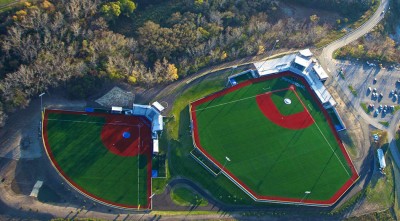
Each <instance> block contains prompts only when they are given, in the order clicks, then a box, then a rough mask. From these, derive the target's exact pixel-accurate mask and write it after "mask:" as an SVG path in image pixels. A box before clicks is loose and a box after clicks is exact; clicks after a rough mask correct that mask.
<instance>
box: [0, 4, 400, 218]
mask: <svg viewBox="0 0 400 221" xmlns="http://www.w3.org/2000/svg"><path fill="white" fill-rule="evenodd" d="M387 7H388V0H382V2H381V5H380V6H379V8H378V10H377V12H376V13H375V14H374V15H373V16H372V18H371V19H370V20H368V21H367V22H366V23H365V24H364V25H363V26H361V27H360V28H359V29H357V30H355V31H354V32H351V33H349V34H348V35H346V36H345V37H343V38H341V39H339V40H337V41H335V42H333V43H331V44H329V45H328V46H326V47H325V48H324V49H323V50H322V55H321V57H320V62H321V64H322V65H324V67H325V68H327V69H328V70H329V69H330V70H332V71H333V70H334V64H333V63H331V60H332V56H331V55H332V53H333V51H334V50H336V49H337V48H340V47H343V46H344V45H346V44H348V43H350V42H351V41H354V40H356V39H357V38H359V37H361V36H362V35H364V34H366V33H368V32H369V31H370V30H371V29H372V28H373V27H374V26H375V25H376V24H378V23H379V21H380V20H381V19H382V16H381V13H382V11H383V10H384V9H385V8H387ZM385 10H386V9H385ZM190 80H192V79H190ZM354 106H355V107H358V106H359V105H354ZM357 111H358V112H359V113H360V116H361V117H362V118H363V119H364V120H365V121H366V122H368V123H370V124H371V125H373V126H376V127H377V128H381V129H385V128H382V127H383V126H382V125H380V124H379V123H377V122H376V121H375V120H374V119H372V118H370V117H369V116H368V115H366V114H365V113H364V112H363V110H360V108H359V107H358V109H357ZM399 118H400V112H399V113H398V114H397V115H396V116H395V118H394V119H395V120H393V122H397V121H398V119H399ZM395 129H396V124H395V123H392V124H391V125H390V127H389V139H390V141H391V142H390V148H391V150H392V153H393V156H394V159H395V161H396V163H397V164H398V165H400V156H399V153H398V151H397V148H396V145H395V142H393V135H394V134H393V131H394V130H395ZM182 182H186V181H182ZM172 184H174V183H172ZM186 184H187V183H186ZM3 185H4V184H0V196H1V199H2V200H3V202H1V201H0V214H4V213H5V212H6V211H7V212H10V211H11V209H12V210H13V212H12V213H9V215H13V214H20V216H22V215H25V216H26V217H32V216H33V214H32V213H34V212H33V211H36V209H38V210H39V212H36V213H37V216H36V217H35V218H36V219H43V218H44V219H47V218H50V217H67V218H75V217H82V218H83V217H98V218H103V219H115V218H120V219H121V218H124V217H125V216H128V217H129V218H127V219H129V220H138V219H159V218H161V217H155V216H154V215H153V214H133V215H129V214H125V215H124V216H121V217H116V216H117V214H110V213H104V212H96V211H88V210H82V212H81V213H79V214H77V213H76V211H77V210H76V208H74V207H73V206H72V207H70V206H65V205H51V204H43V203H40V202H38V201H36V200H33V199H32V198H30V197H27V196H22V195H20V196H15V194H13V193H11V192H10V191H9V189H6V188H4V187H3ZM191 186H193V185H191ZM196 190H197V191H199V193H201V194H202V195H204V196H206V197H207V198H208V200H209V201H210V202H211V203H212V204H214V203H217V202H215V201H213V200H212V199H211V197H209V196H208V194H207V193H204V192H202V191H203V190H202V189H201V188H196ZM21 207H23V208H24V209H19V208H21ZM27 208H30V209H32V212H31V211H27ZM302 209H305V208H302ZM71 211H73V212H72V213H71ZM233 217H235V216H233ZM162 218H164V219H165V218H167V217H165V216H164V217H162ZM168 218H171V219H201V218H203V219H207V218H208V219H211V218H213V219H221V215H220V214H218V215H211V214H210V215H204V216H202V217H190V216H189V217H188V216H182V215H177V216H172V217H168ZM168 218H167V219H168ZM223 218H227V217H223ZM235 218H244V217H240V216H237V217H235Z"/></svg>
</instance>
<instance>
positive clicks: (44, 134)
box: [42, 110, 152, 209]
mask: <svg viewBox="0 0 400 221" xmlns="http://www.w3.org/2000/svg"><path fill="white" fill-rule="evenodd" d="M49 113H63V114H77V115H83V114H86V115H91V116H102V117H105V118H106V119H107V118H112V117H113V115H112V114H106V113H88V112H79V111H64V110H45V113H44V118H43V124H42V125H43V142H44V147H45V150H46V153H47V156H48V157H49V159H50V161H51V163H52V164H53V166H54V167H55V168H56V169H57V171H58V173H59V174H60V175H61V176H62V177H63V178H64V179H65V180H66V181H67V182H68V183H69V184H70V185H71V186H72V187H74V188H75V189H77V190H78V191H79V192H81V193H83V194H84V195H86V196H88V197H90V198H93V199H94V200H95V201H100V202H102V203H105V204H108V205H111V206H117V207H122V208H129V209H137V208H138V205H135V206H131V205H126V204H120V203H115V202H111V201H109V200H105V199H102V198H100V197H98V196H95V195H93V194H91V193H89V192H87V191H86V190H85V189H83V188H82V187H80V186H79V185H78V184H76V183H75V182H74V181H73V180H72V179H71V178H70V177H68V176H67V174H66V173H65V172H64V171H63V170H62V168H61V167H60V165H59V164H58V163H57V161H56V160H55V158H54V155H53V152H52V151H51V147H50V144H49V141H48V131H47V122H48V118H47V117H48V114H49ZM126 117H138V118H143V119H142V120H146V121H147V119H146V118H144V117H140V116H126ZM143 126H146V125H143ZM146 127H147V126H146ZM150 131H151V129H150ZM99 136H100V134H99ZM150 136H151V135H150ZM150 142H152V140H151V141H150ZM149 145H150V147H152V143H150V144H149ZM146 153H147V154H146V155H147V162H148V165H147V198H148V202H147V205H146V207H144V208H146V209H151V200H152V199H151V198H150V195H151V160H152V156H151V154H152V153H151V151H147V152H146Z"/></svg>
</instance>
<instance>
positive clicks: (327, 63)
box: [319, 0, 400, 166]
mask: <svg viewBox="0 0 400 221" xmlns="http://www.w3.org/2000/svg"><path fill="white" fill-rule="evenodd" d="M388 7H389V0H382V1H381V4H380V5H379V7H378V9H377V10H376V12H375V13H374V15H373V16H372V17H371V18H370V19H369V20H368V21H367V22H365V23H364V24H363V25H362V26H361V27H359V28H358V29H356V30H354V31H352V32H350V33H349V34H347V35H345V36H344V37H342V38H340V39H338V40H336V41H334V42H332V43H330V44H329V45H327V46H326V47H324V48H323V49H322V53H321V55H320V56H319V60H320V62H321V64H322V65H323V67H325V69H326V70H327V71H328V72H329V73H330V74H331V76H332V78H337V76H335V75H336V74H335V69H336V68H335V63H334V62H333V58H332V54H333V52H334V51H336V50H337V49H339V48H341V47H343V46H345V45H347V44H349V43H351V42H353V41H355V40H357V39H358V38H360V37H362V36H363V35H365V34H367V33H368V32H370V31H371V30H372V28H374V27H375V26H376V25H377V24H378V23H379V22H380V21H381V20H382V18H383V17H384V12H386V11H387V9H388ZM335 80H336V79H335ZM346 90H347V89H344V88H343V91H346ZM349 97H353V96H352V95H349ZM352 103H353V106H354V108H355V109H356V110H357V112H358V114H359V115H360V116H361V117H362V119H364V120H365V122H366V123H368V124H371V125H372V126H374V127H376V128H378V129H381V130H387V131H388V140H389V148H390V151H391V152H392V155H393V158H394V161H395V163H396V164H397V165H398V166H400V153H399V150H398V149H397V146H396V142H395V140H394V138H395V133H396V130H397V125H398V121H399V118H400V113H399V112H397V113H396V114H395V116H394V117H393V120H392V121H391V122H390V125H389V128H386V127H384V126H382V125H381V124H380V123H379V122H377V120H375V119H374V118H371V117H370V116H369V115H367V114H366V113H365V112H364V110H363V109H362V108H361V107H360V103H359V101H358V99H353V100H352Z"/></svg>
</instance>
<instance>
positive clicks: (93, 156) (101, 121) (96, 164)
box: [43, 111, 151, 208]
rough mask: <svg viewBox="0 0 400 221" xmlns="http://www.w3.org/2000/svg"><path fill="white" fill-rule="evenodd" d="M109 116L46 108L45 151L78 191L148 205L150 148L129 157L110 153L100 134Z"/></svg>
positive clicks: (112, 201)
mask: <svg viewBox="0 0 400 221" xmlns="http://www.w3.org/2000/svg"><path fill="white" fill-rule="evenodd" d="M112 117H113V115H107V114H97V115H95V116H93V115H90V114H89V115H87V114H86V113H76V112H61V113H60V112H52V111H46V114H45V119H44V123H43V126H44V133H43V136H44V140H45V144H46V150H47V152H48V154H49V156H50V158H51V160H52V161H53V164H54V165H55V166H56V167H57V169H58V171H59V172H60V173H61V174H62V175H63V176H64V177H65V178H66V179H67V180H68V181H69V182H70V183H71V184H72V185H74V186H75V187H76V188H78V189H79V190H80V191H81V192H84V193H85V194H87V195H89V196H91V197H93V198H95V199H97V200H100V201H103V202H106V203H109V204H113V205H117V206H123V207H132V208H135V207H137V206H138V205H140V206H141V208H147V207H148V206H149V199H148V196H149V195H148V194H149V193H150V190H149V187H150V175H149V172H151V166H150V165H151V149H150V148H147V149H143V150H141V152H140V154H137V155H135V156H129V157H127V156H121V155H117V154H115V153H112V152H110V151H109V148H108V147H107V146H106V144H105V143H104V138H102V137H101V135H102V133H103V132H104V131H102V130H103V128H104V126H105V124H106V122H107V119H109V118H112ZM112 127H119V126H118V125H113V126H112ZM120 127H122V126H120ZM124 127H131V126H124ZM142 133H143V132H142ZM110 136H121V135H120V134H110ZM140 136H141V137H146V135H143V134H142V135H140ZM148 136H151V135H150V134H149V135H148ZM145 142H146V141H145Z"/></svg>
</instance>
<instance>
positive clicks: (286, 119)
mask: <svg viewBox="0 0 400 221" xmlns="http://www.w3.org/2000/svg"><path fill="white" fill-rule="evenodd" d="M288 90H292V91H293V92H294V93H296V91H295V89H294V87H290V88H288ZM273 93H274V92H268V93H265V94H259V95H257V97H256V101H257V105H258V107H259V108H260V110H261V112H262V113H263V114H264V115H265V116H266V117H267V118H268V119H269V120H270V121H272V122H273V123H275V124H277V125H279V126H281V127H284V128H287V129H293V130H299V129H304V128H307V127H309V126H311V125H312V124H313V123H314V120H313V118H312V117H311V115H310V113H309V112H308V111H307V110H306V108H304V105H303V111H302V112H299V113H296V114H292V115H286V116H285V115H283V114H281V112H280V111H279V110H278V108H277V107H276V105H275V103H274V102H273V101H272V99H271V94H273ZM296 96H297V94H296Z"/></svg>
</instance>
